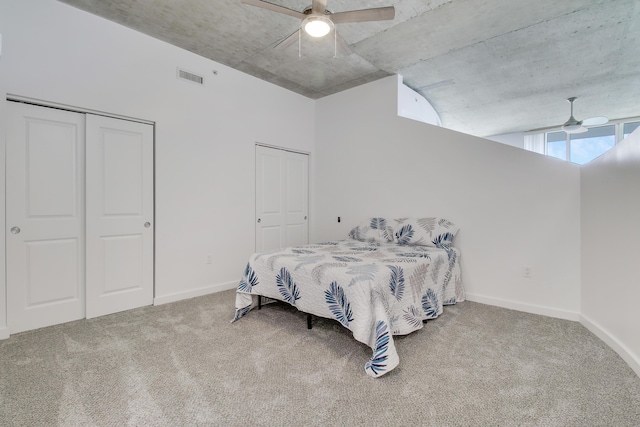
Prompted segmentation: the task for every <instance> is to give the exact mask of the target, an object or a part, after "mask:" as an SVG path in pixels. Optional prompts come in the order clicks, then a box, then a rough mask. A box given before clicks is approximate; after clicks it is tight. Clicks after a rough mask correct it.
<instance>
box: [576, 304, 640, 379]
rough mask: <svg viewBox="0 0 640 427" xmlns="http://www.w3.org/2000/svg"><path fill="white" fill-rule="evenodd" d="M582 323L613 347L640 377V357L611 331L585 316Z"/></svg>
mask: <svg viewBox="0 0 640 427" xmlns="http://www.w3.org/2000/svg"><path fill="white" fill-rule="evenodd" d="M580 323H581V324H582V326H584V327H585V328H587V329H588V330H589V331H591V332H592V333H593V334H594V335H595V336H597V337H598V338H600V339H601V340H602V341H604V343H605V344H607V345H608V346H609V347H611V348H612V349H613V351H615V352H616V353H618V355H619V356H620V357H622V360H624V361H625V362H627V365H629V367H630V368H631V369H633V371H634V372H635V373H636V375H637V376H639V377H640V355H637V354H634V353H633V352H632V351H631V350H629V348H628V347H627V346H626V345H624V344H623V343H622V342H620V341H619V340H618V339H617V338H616V337H615V336H613V335H612V334H611V333H609V331H607V330H606V329H605V328H603V327H602V326H600V325H598V324H597V323H596V322H594V321H592V320H591V319H589V318H588V317H586V316H585V315H583V314H581V315H580Z"/></svg>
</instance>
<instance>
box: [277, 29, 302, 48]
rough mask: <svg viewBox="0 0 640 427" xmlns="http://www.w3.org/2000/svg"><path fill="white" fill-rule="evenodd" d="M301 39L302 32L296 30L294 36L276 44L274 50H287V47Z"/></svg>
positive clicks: (291, 35) (289, 36)
mask: <svg viewBox="0 0 640 427" xmlns="http://www.w3.org/2000/svg"><path fill="white" fill-rule="evenodd" d="M299 37H300V30H299V29H298V30H295V31H294V32H293V33H292V34H290V35H288V36H287V37H285V38H283V39H282V40H280V41H279V42H278V43H276V44H275V46H273V48H274V49H286V48H287V47H289V46H291V45H292V44H294V43H295V42H297V41H298V39H299Z"/></svg>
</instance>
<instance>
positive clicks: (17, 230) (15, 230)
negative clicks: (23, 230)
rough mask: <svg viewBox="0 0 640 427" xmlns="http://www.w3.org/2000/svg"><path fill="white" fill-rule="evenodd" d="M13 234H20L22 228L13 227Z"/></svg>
mask: <svg viewBox="0 0 640 427" xmlns="http://www.w3.org/2000/svg"><path fill="white" fill-rule="evenodd" d="M11 234H20V227H11Z"/></svg>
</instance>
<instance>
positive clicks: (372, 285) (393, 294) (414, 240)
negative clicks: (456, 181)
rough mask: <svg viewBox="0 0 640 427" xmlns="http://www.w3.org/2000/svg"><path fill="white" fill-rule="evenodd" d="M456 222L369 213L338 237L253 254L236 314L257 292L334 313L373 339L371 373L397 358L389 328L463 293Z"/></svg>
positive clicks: (357, 334) (406, 329) (413, 324)
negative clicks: (346, 234) (346, 235)
mask: <svg viewBox="0 0 640 427" xmlns="http://www.w3.org/2000/svg"><path fill="white" fill-rule="evenodd" d="M457 230H458V229H457V227H456V226H455V225H454V224H453V223H451V222H450V221H447V220H445V219H442V218H400V219H396V220H391V221H389V220H386V219H385V218H379V217H377V218H369V219H367V220H366V221H364V222H363V223H362V224H361V225H359V226H357V227H355V228H354V229H353V230H351V232H350V233H349V238H348V239H346V240H342V241H330V242H323V243H316V244H311V245H304V246H298V247H290V248H285V249H281V250H277V251H272V252H266V253H256V254H254V255H252V256H251V257H250V259H249V262H248V264H247V266H246V268H245V270H244V274H243V275H242V279H241V280H240V283H239V284H238V288H237V291H236V304H235V309H236V310H235V316H234V318H233V320H232V322H235V321H237V320H239V319H240V318H242V317H243V316H245V315H247V313H248V312H249V311H250V310H251V309H252V308H253V307H255V306H256V305H257V303H258V300H259V298H260V297H267V298H271V299H276V300H280V301H284V302H286V303H289V304H291V305H293V306H295V307H296V308H297V309H298V310H300V311H302V312H304V313H308V314H312V315H315V316H320V317H325V318H329V319H335V320H336V321H338V322H340V323H341V324H342V325H343V326H344V327H345V328H347V329H349V330H350V331H351V332H352V333H353V337H354V338H355V339H356V340H358V341H360V342H362V343H364V344H366V345H368V346H369V347H371V349H372V351H373V355H372V357H371V359H370V360H368V361H367V362H366V363H365V372H366V373H367V374H368V375H370V376H372V377H379V376H381V375H384V374H385V373H388V372H389V371H391V370H392V369H394V368H395V367H396V366H397V365H398V364H399V359H398V354H397V352H396V349H395V345H394V341H393V336H394V335H406V334H409V333H411V332H413V331H416V330H418V329H421V328H422V327H423V322H424V321H426V320H428V319H434V318H436V317H437V316H439V315H440V314H441V313H442V312H443V306H445V305H449V304H455V303H457V302H460V301H464V289H463V287H462V280H461V275H460V251H459V250H458V249H457V248H455V247H453V246H452V242H453V237H454V236H455V234H456V232H457Z"/></svg>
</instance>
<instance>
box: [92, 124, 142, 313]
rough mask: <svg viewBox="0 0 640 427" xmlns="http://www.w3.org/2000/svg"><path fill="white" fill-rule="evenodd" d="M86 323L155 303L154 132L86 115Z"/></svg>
mask: <svg viewBox="0 0 640 427" xmlns="http://www.w3.org/2000/svg"><path fill="white" fill-rule="evenodd" d="M86 127H87V148H86V151H87V154H86V161H87V175H86V176H87V178H86V182H87V189H89V191H87V198H86V212H87V214H86V215H87V216H86V269H87V272H86V275H87V300H86V301H87V318H91V317H96V316H101V315H103V314H109V313H115V312H118V311H123V310H128V309H131V308H135V307H141V306H145V305H150V304H152V303H153V220H154V218H153V127H152V126H151V125H147V124H142V123H136V122H130V121H125V120H119V119H114V118H109V117H102V116H95V115H91V114H87V118H86Z"/></svg>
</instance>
